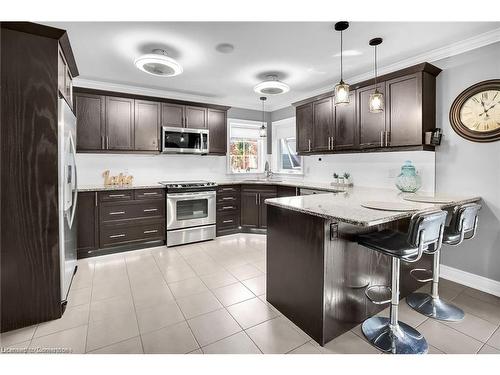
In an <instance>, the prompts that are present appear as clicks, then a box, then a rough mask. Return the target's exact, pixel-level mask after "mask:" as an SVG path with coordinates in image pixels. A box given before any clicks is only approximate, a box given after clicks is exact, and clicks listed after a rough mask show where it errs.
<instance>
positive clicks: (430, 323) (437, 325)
mask: <svg viewBox="0 0 500 375" xmlns="http://www.w3.org/2000/svg"><path fill="white" fill-rule="evenodd" d="M418 331H419V332H420V333H421V334H422V335H423V336H424V337H425V339H426V340H427V342H428V343H429V344H430V345H432V346H435V347H436V348H438V349H439V350H441V351H443V352H444V353H447V354H475V353H477V352H478V351H479V349H481V347H482V345H483V343H481V342H480V341H478V340H476V339H473V338H472V337H470V336H467V335H465V334H463V333H461V332H458V331H456V330H454V329H453V328H450V327H448V326H447V325H445V324H442V323H441V322H438V321H435V320H433V319H429V320H426V321H425V322H424V323H423V324H422V325H420V326H419V327H418Z"/></svg>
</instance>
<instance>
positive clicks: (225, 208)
mask: <svg viewBox="0 0 500 375" xmlns="http://www.w3.org/2000/svg"><path fill="white" fill-rule="evenodd" d="M232 208H234V206H224V207H222V209H223V210H230V209H232Z"/></svg>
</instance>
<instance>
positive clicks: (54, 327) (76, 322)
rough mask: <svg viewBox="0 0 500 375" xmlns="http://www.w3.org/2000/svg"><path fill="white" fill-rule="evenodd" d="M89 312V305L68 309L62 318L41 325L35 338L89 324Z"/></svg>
mask: <svg viewBox="0 0 500 375" xmlns="http://www.w3.org/2000/svg"><path fill="white" fill-rule="evenodd" d="M89 310H90V306H89V305H80V306H76V307H72V308H67V309H66V311H65V312H64V314H63V316H62V317H61V318H59V319H55V320H51V321H49V322H45V323H40V324H39V325H38V327H37V329H36V331H35V334H34V337H40V336H45V335H49V334H51V333H55V332H58V331H63V330H66V329H69V328H74V327H78V326H81V325H84V324H87V323H88V321H89Z"/></svg>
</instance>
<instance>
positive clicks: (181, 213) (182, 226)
mask: <svg viewBox="0 0 500 375" xmlns="http://www.w3.org/2000/svg"><path fill="white" fill-rule="evenodd" d="M164 184H165V186H166V188H167V199H166V205H167V207H166V220H167V223H166V227H167V246H175V245H180V244H185V243H190V242H197V241H204V240H210V239H213V238H215V222H216V216H215V214H216V192H215V183H211V182H205V181H195V182H171V183H164Z"/></svg>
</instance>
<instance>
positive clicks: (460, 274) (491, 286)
mask: <svg viewBox="0 0 500 375" xmlns="http://www.w3.org/2000/svg"><path fill="white" fill-rule="evenodd" d="M439 275H440V276H441V277H442V278H443V279H447V280H450V281H454V282H456V283H459V284H463V285H466V286H468V287H471V288H474V289H478V290H480V291H482V292H486V293H489V294H493V295H495V296H498V297H500V281H496V280H492V279H488V278H486V277H483V276H479V275H475V274H473V273H469V272H466V271H462V270H459V269H457V268H453V267H449V266H445V265H444V264H441V266H440V267H439Z"/></svg>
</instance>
